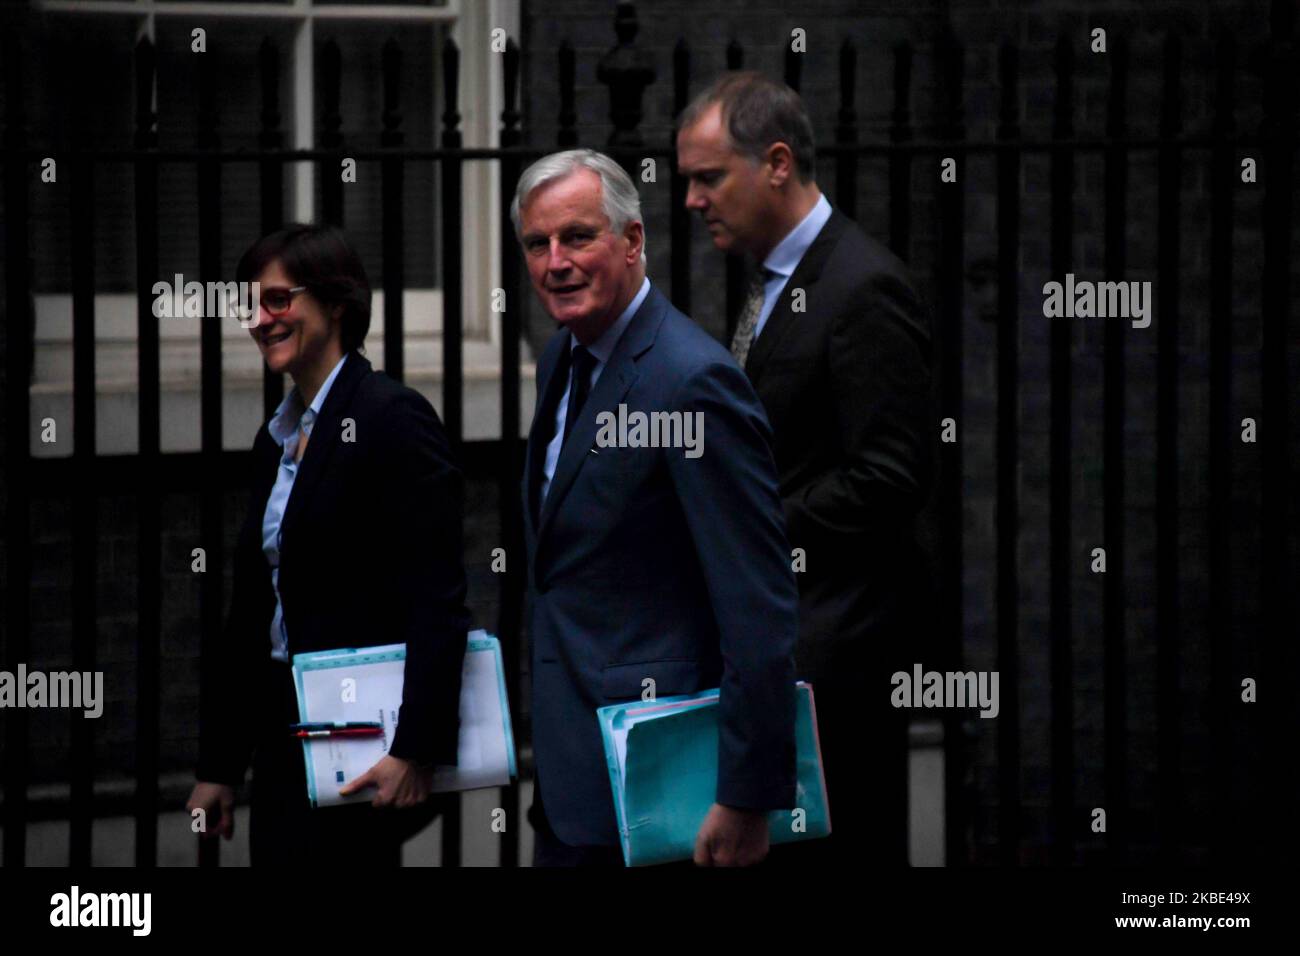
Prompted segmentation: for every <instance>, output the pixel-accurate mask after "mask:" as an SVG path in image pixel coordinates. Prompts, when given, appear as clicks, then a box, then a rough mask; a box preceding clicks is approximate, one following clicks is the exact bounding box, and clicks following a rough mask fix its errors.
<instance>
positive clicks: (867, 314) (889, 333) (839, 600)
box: [677, 72, 934, 865]
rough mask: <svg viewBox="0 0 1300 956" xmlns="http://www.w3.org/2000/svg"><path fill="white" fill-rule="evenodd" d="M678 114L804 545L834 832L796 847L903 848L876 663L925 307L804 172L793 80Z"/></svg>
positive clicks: (917, 453) (756, 79)
mask: <svg viewBox="0 0 1300 956" xmlns="http://www.w3.org/2000/svg"><path fill="white" fill-rule="evenodd" d="M678 129H679V132H678V135H677V159H678V168H679V170H680V172H681V174H682V175H684V176H686V177H687V179H688V180H689V186H688V191H687V199H686V205H687V207H688V208H690V209H694V210H697V211H698V212H699V213H700V214H701V216H702V217H703V219H704V221H705V223H706V224H707V226H708V229H709V234H710V235H711V236H712V238H713V242H714V245H715V246H717V247H718V248H719V249H723V250H726V251H728V252H739V253H744V254H745V255H746V256H747V258H748V259H749V260H750V262H751V264H753V265H754V267H755V268H754V272H753V275H752V278H751V280H750V282H749V286H748V290H747V293H746V298H745V302H744V305H743V307H742V309H741V313H740V316H739V321H738V324H737V328H736V332H735V335H734V337H733V339H732V343H731V351H732V354H733V355H734V356H735V357H736V360H737V361H738V362H739V363H740V365H741V366H742V367H743V368H744V369H745V372H746V374H747V375H748V376H749V379H750V381H752V382H753V383H754V388H755V389H756V390H757V392H758V395H759V398H760V399H761V400H762V402H763V406H764V408H765V409H766V410H767V416H768V420H769V421H770V422H771V424H772V429H773V432H774V434H775V437H776V445H775V452H776V463H777V469H778V471H779V474H780V483H781V500H782V504H783V506H784V509H785V519H786V530H787V534H788V536H789V540H790V545H791V547H792V548H795V549H798V550H801V551H802V552H803V557H804V559H805V561H806V564H805V565H804V566H803V567H802V568H800V569H799V570H800V573H799V574H798V575H797V577H798V581H799V596H800V607H799V610H800V629H799V643H798V649H797V652H796V664H797V668H798V673H799V677H801V678H803V679H806V680H808V681H809V682H810V683H812V684H813V691H814V700H815V702H816V707H817V714H818V729H819V733H820V735H821V745H822V756H823V761H824V764H825V770H826V777H827V788H828V791H829V799H830V804H831V822H832V834H831V836H830V838H829V840H827V841H824V843H823V845H822V846H820V847H819V846H817V843H818V842H821V841H814V842H813V843H810V844H807V846H806V847H798V848H796V849H795V853H794V855H795V856H801V857H803V858H804V859H808V858H810V857H817V858H821V859H827V860H829V859H834V860H838V861H840V862H850V863H857V864H859V865H861V864H864V863H865V864H872V863H880V862H885V863H890V864H900V865H905V864H906V862H907V843H906V840H907V789H906V788H907V764H906V724H905V722H904V721H903V720H902V719H901V715H902V714H903V713H905V712H902V711H896V710H894V709H893V708H892V707H891V706H889V705H888V700H889V693H890V690H891V687H890V684H889V674H890V673H892V672H893V671H894V670H895V669H896V668H897V665H898V664H899V662H900V661H902V660H903V658H904V656H905V653H906V651H907V643H908V641H907V627H908V623H909V622H908V613H909V612H910V611H915V608H912V607H910V605H909V602H908V600H907V595H908V593H909V590H910V589H912V588H915V587H916V586H917V581H916V576H917V574H918V570H917V569H918V567H919V564H918V562H917V561H916V551H915V538H914V534H913V522H914V519H915V516H916V513H917V511H918V510H919V508H920V506H921V505H922V503H923V502H924V499H925V496H926V491H927V487H928V485H929V482H930V469H931V463H930V453H929V449H930V444H929V442H930V439H929V437H928V436H929V434H930V429H931V428H932V427H933V424H934V420H933V417H932V410H931V401H930V396H931V391H930V349H931V347H930V329H929V320H928V318H927V315H926V313H925V311H924V309H923V308H922V306H921V302H920V298H919V296H918V295H917V293H916V291H915V289H914V288H913V285H912V281H911V279H910V277H909V276H908V273H907V270H906V269H905V267H904V266H903V264H902V263H901V262H900V261H899V260H898V259H897V258H896V257H895V256H894V255H892V254H891V253H890V252H889V251H888V250H887V249H885V248H884V247H883V246H881V245H880V244H879V243H877V242H875V241H874V240H872V239H870V238H868V237H867V236H866V235H864V234H863V233H862V231H861V230H860V229H859V228H858V227H857V226H856V225H854V224H853V223H852V222H851V221H850V220H849V219H847V218H846V217H845V216H844V215H843V214H841V213H839V212H837V211H835V210H833V209H832V208H831V207H830V204H829V203H828V202H827V201H826V198H825V197H824V196H822V194H821V192H820V190H819V189H818V188H817V184H816V181H815V180H814V177H813V173H814V155H815V154H814V149H813V136H812V124H811V122H810V121H809V119H808V114H807V111H806V110H805V109H804V105H803V103H802V101H801V100H800V99H799V96H798V94H796V93H795V92H794V91H793V90H791V89H789V88H788V87H786V86H784V85H783V84H779V83H774V82H772V81H770V80H768V79H766V78H764V77H763V76H761V75H760V74H757V73H752V72H746V73H733V74H727V75H725V76H724V77H722V78H721V79H719V80H718V81H716V82H715V83H714V84H713V85H712V86H710V87H709V88H708V89H707V90H705V91H704V92H703V93H701V94H700V95H699V96H698V97H697V98H696V99H695V100H694V101H693V102H692V103H691V105H690V106H688V107H687V109H686V110H685V111H684V112H683V114H682V117H681V119H680V121H679V125H678Z"/></svg>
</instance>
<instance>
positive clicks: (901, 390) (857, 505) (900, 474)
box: [745, 210, 938, 679]
mask: <svg viewBox="0 0 1300 956" xmlns="http://www.w3.org/2000/svg"><path fill="white" fill-rule="evenodd" d="M797 289H798V290H802V292H803V296H804V300H803V307H804V311H802V312H795V311H794V304H795V301H796V299H795V296H796V292H795V290H797ZM930 361H931V342H930V322H929V316H928V314H927V312H926V310H925V309H924V308H923V307H922V304H921V300H920V297H919V296H918V294H917V292H916V290H915V288H914V287H913V284H912V280H911V278H910V276H909V275H908V272H907V269H906V267H905V266H904V265H903V264H902V262H900V261H899V260H898V259H897V258H896V257H895V256H894V255H893V254H892V253H891V252H890V251H889V250H888V249H886V248H885V247H884V246H882V245H881V244H880V243H878V242H876V241H875V240H873V239H871V238H869V237H867V236H866V235H865V234H864V233H863V232H862V230H861V229H859V228H858V227H857V226H856V225H855V224H854V223H853V222H852V221H851V220H849V219H848V218H847V217H845V216H844V215H843V214H842V213H840V212H839V211H838V210H836V211H832V213H831V218H830V219H829V220H828V221H827V222H826V225H825V226H823V227H822V230H821V232H820V233H818V235H817V238H816V239H815V240H814V241H813V244H812V245H811V246H810V247H809V248H808V251H807V252H806V253H805V254H804V257H803V259H802V260H801V261H800V262H799V265H798V267H797V268H796V269H795V271H794V274H793V275H792V276H791V277H790V281H789V282H788V283H786V286H785V288H784V289H783V290H782V293H781V297H780V299H779V300H778V301H777V303H776V305H775V306H774V308H773V310H772V313H771V315H770V316H769V317H768V320H767V324H766V325H764V327H763V332H762V334H761V335H759V337H758V338H757V339H755V341H754V344H753V347H752V348H751V350H750V353H749V358H748V361H747V363H746V369H745V371H746V373H747V374H748V375H749V377H750V380H751V381H752V382H753V384H754V388H755V390H756V391H757V392H758V395H759V398H760V399H761V400H762V402H763V407H764V408H765V409H766V410H767V417H768V420H769V421H770V422H771V423H772V430H773V432H774V434H775V444H774V451H775V455H776V464H777V470H778V472H779V475H780V482H781V500H782V505H783V507H784V511H785V523H786V533H787V535H788V536H789V539H790V547H791V548H803V549H804V551H805V553H806V560H807V567H806V570H804V571H803V572H802V573H800V574H797V575H795V577H796V578H797V579H798V581H799V592H800V608H799V610H800V614H799V618H800V635H799V648H798V651H797V652H796V659H797V663H798V665H799V670H800V676H801V677H807V678H810V679H815V678H816V677H818V676H824V675H826V674H827V673H829V672H830V670H831V669H832V666H833V665H832V661H833V660H844V658H843V657H840V656H839V654H840V652H841V651H854V652H864V653H869V654H871V655H873V659H875V660H877V661H879V660H880V657H879V655H880V654H881V653H884V652H886V651H887V650H888V648H886V647H882V646H880V645H881V641H882V639H887V638H893V639H894V640H891V641H890V643H894V644H896V643H897V640H896V638H897V630H896V628H897V627H898V625H899V624H900V623H901V622H902V620H903V617H902V615H903V612H904V611H905V610H906V609H907V608H908V604H909V601H908V596H909V594H911V593H914V592H915V589H916V587H917V585H918V581H917V580H915V578H916V576H917V575H918V574H919V573H920V562H919V560H918V554H917V552H916V549H915V535H914V528H913V525H914V521H915V517H916V514H917V511H918V510H919V509H920V507H921V506H922V504H923V503H924V501H925V497H926V494H927V489H928V488H929V485H930V481H931V469H932V462H931V459H932V447H933V446H932V441H933V436H934V435H935V434H936V429H937V428H938V420H937V418H936V417H935V412H934V407H933V400H932V390H931V375H930ZM856 659H859V660H861V658H856Z"/></svg>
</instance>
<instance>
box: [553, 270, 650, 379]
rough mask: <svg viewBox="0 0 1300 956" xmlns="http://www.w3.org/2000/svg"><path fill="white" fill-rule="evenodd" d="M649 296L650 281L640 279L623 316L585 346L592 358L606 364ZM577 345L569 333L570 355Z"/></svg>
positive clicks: (576, 341)
mask: <svg viewBox="0 0 1300 956" xmlns="http://www.w3.org/2000/svg"><path fill="white" fill-rule="evenodd" d="M649 294H650V280H649V278H645V279H642V280H641V288H640V289H639V290H637V294H636V295H634V296H633V297H632V301H631V302H629V303H628V304H627V308H626V309H624V310H623V314H622V315H620V316H619V317H618V318H617V319H616V320H615V321H614V324H613V325H611V326H610V327H609V328H607V329H606V330H605V331H604V332H603V333H602V334H601V336H600V338H598V339H596V341H594V342H592V343H591V344H590V345H588V346H587V351H588V352H590V353H591V354H592V357H593V358H595V359H596V361H597V362H599V363H600V364H601V365H604V364H605V363H606V362H608V361H609V357H610V356H611V355H613V354H614V346H616V345H618V340H619V339H621V338H622V337H623V332H624V330H625V329H626V328H627V326H628V323H629V322H631V321H632V316H634V315H636V310H637V309H639V308H641V303H642V302H644V301H645V297H646V296H647V295H649ZM579 344H580V343H579V342H578V340H577V339H576V338H574V335H573V333H572V332H570V333H569V352H570V353H572V352H573V350H574V349H576V348H577V347H578V345H579Z"/></svg>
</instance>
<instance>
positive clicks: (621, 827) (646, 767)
mask: <svg viewBox="0 0 1300 956" xmlns="http://www.w3.org/2000/svg"><path fill="white" fill-rule="evenodd" d="M795 700H796V707H795V749H796V753H797V770H796V789H795V806H794V807H791V808H788V809H783V810H773V811H772V812H771V813H770V814H769V815H768V826H769V830H770V834H771V842H772V843H774V844H775V843H789V842H792V841H794V840H808V839H814V838H816V837H824V836H827V835H828V834H829V833H830V832H831V817H830V806H829V804H828V802H827V800H826V781H825V776H824V774H823V772H822V761H821V748H820V746H819V744H818V740H817V713H816V708H815V707H814V704H813V692H812V687H811V686H810V685H808V684H806V683H804V682H802V681H801V682H799V683H798V684H797V685H796V686H795ZM596 717H597V720H598V721H599V722H600V732H601V736H602V738H603V739H604V742H605V759H606V762H607V764H608V766H609V779H610V785H611V787H612V788H613V795H614V812H615V814H616V815H617V817H618V832H619V837H620V840H621V842H622V846H623V861H624V862H625V863H626V864H627V865H628V866H647V865H650V864H654V863H668V862H671V861H673V860H688V859H690V858H691V857H692V856H693V855H694V853H695V836H696V834H697V833H698V832H699V829H700V824H702V823H703V822H704V817H705V815H706V814H707V813H708V811H709V807H711V806H712V805H713V803H714V802H715V801H714V796H715V794H716V791H717V781H718V691H717V689H716V688H715V689H713V690H706V691H701V692H699V693H697V694H690V695H684V696H678V697H663V698H660V699H658V700H654V701H642V700H637V701H631V702H628V703H624V704H613V705H611V706H608V707H600V708H598V709H597V710H596Z"/></svg>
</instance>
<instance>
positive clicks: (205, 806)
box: [185, 780, 235, 840]
mask: <svg viewBox="0 0 1300 956" xmlns="http://www.w3.org/2000/svg"><path fill="white" fill-rule="evenodd" d="M185 810H186V812H188V813H189V815H190V817H191V818H192V817H193V816H194V811H195V810H202V811H203V819H204V824H205V825H206V824H207V823H209V822H211V820H212V818H213V817H214V816H218V817H219V819H218V821H217V829H216V832H217V833H220V834H221V835H222V836H223V837H225V838H226V839H227V840H229V839H231V838H232V837H233V836H234V835H235V788H234V787H229V786H227V785H226V784H224V783H206V782H204V781H202V780H200V781H199V782H198V783H196V784H195V785H194V789H193V790H191V791H190V799H189V800H188V801H187V802H186V804H185ZM204 835H205V836H211V835H212V834H211V833H210V832H209V831H207V830H205V831H204Z"/></svg>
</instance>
